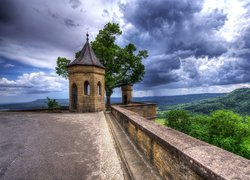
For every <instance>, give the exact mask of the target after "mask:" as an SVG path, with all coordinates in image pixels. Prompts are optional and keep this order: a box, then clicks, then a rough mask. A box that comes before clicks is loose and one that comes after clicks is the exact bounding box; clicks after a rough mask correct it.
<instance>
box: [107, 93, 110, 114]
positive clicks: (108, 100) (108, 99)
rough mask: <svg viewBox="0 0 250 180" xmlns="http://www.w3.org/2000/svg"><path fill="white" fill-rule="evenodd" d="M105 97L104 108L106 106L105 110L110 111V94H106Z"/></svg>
mask: <svg viewBox="0 0 250 180" xmlns="http://www.w3.org/2000/svg"><path fill="white" fill-rule="evenodd" d="M106 97H107V100H106V108H107V111H110V97H111V96H110V95H109V96H108V95H107V96H106Z"/></svg>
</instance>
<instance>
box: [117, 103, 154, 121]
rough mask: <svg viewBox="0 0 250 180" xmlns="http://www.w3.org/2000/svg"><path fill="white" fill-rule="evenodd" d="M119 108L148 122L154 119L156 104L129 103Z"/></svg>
mask: <svg viewBox="0 0 250 180" xmlns="http://www.w3.org/2000/svg"><path fill="white" fill-rule="evenodd" d="M120 107H122V108H125V109H127V110H130V111H133V112H135V113H137V114H139V115H141V116H143V117H145V118H147V119H149V120H154V119H155V118H156V104H154V103H133V102H132V103H131V104H128V105H120Z"/></svg>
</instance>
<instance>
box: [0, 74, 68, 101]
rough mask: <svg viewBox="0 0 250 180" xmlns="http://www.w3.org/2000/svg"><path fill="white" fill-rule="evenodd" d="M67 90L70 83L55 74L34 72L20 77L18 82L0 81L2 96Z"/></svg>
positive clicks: (2, 79) (5, 79)
mask: <svg viewBox="0 0 250 180" xmlns="http://www.w3.org/2000/svg"><path fill="white" fill-rule="evenodd" d="M67 89H68V81H67V80H65V79H63V78H61V77H59V76H57V75H55V74H53V73H51V74H46V73H44V72H33V73H29V74H28V73H25V74H23V75H21V76H18V78H17V79H16V80H9V79H7V78H1V79H0V96H16V95H24V94H38V93H40V94H43V93H50V92H60V91H66V90H67ZM24 96H25V95H24Z"/></svg>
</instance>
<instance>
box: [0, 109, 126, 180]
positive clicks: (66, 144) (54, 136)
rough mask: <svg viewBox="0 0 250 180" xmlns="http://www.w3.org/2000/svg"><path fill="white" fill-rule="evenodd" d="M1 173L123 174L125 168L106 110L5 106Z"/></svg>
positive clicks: (48, 176) (1, 123)
mask: <svg viewBox="0 0 250 180" xmlns="http://www.w3.org/2000/svg"><path fill="white" fill-rule="evenodd" d="M110 154H112V156H110ZM0 179H41V180H42V179H46V180H49V179H123V173H122V170H121V166H120V162H119V159H118V156H117V155H116V151H115V148H114V143H113V139H112V136H111V135H110V132H109V129H108V126H107V123H106V121H105V116H104V114H103V113H102V112H101V113H86V114H76V113H14V112H11V113H7V112H6V113H0Z"/></svg>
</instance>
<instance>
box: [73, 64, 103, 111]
mask: <svg viewBox="0 0 250 180" xmlns="http://www.w3.org/2000/svg"><path fill="white" fill-rule="evenodd" d="M68 73H69V97H70V110H72V109H73V97H72V85H73V84H76V86H77V98H78V100H77V112H95V111H104V110H105V104H104V93H105V91H104V87H105V84H104V73H105V70H104V69H101V68H97V67H93V66H71V67H69V68H68ZM85 81H88V82H89V84H90V95H85V94H84V82H85ZM98 82H100V83H101V95H98Z"/></svg>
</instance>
